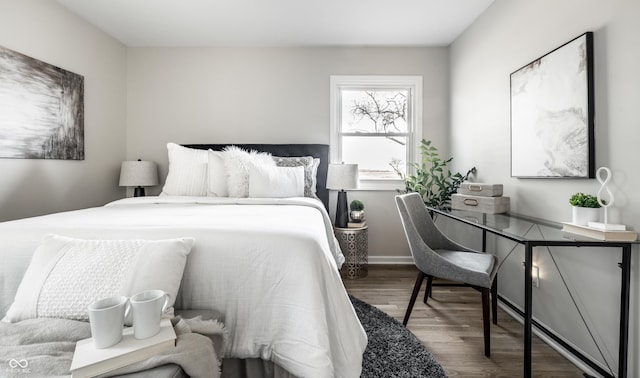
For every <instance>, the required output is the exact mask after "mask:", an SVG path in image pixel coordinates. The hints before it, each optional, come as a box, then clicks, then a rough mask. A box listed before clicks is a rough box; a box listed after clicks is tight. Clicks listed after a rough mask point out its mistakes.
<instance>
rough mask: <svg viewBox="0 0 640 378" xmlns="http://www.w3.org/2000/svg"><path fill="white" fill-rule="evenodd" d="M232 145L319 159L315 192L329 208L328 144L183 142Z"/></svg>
mask: <svg viewBox="0 0 640 378" xmlns="http://www.w3.org/2000/svg"><path fill="white" fill-rule="evenodd" d="M230 145H234V146H238V147H240V148H244V149H246V150H256V151H259V152H268V153H270V154H271V155H273V156H282V157H292V156H313V157H314V158H319V159H320V165H319V166H318V176H317V180H318V182H317V189H316V193H317V194H318V198H320V200H321V201H322V203H323V204H324V207H325V208H326V209H327V211H328V210H329V190H327V169H328V167H329V146H328V145H326V144H237V143H229V144H183V146H185V147H189V148H197V149H200V150H208V149H212V150H214V151H221V150H222V149H224V148H225V147H227V146H230Z"/></svg>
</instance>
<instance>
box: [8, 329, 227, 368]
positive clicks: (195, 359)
mask: <svg viewBox="0 0 640 378" xmlns="http://www.w3.org/2000/svg"><path fill="white" fill-rule="evenodd" d="M172 322H173V323H174V330H175V331H176V335H177V339H176V347H175V348H174V349H172V350H170V351H167V352H163V353H161V354H158V355H156V356H154V357H151V358H149V359H147V360H144V361H141V362H138V363H135V364H133V365H129V366H125V367H123V368H121V369H118V370H115V371H112V372H110V373H108V374H105V375H103V376H112V375H118V374H125V373H133V372H138V371H143V370H147V369H151V368H154V367H157V366H162V365H166V364H171V363H172V364H176V365H180V366H181V367H182V369H183V370H184V371H185V372H186V373H187V374H188V375H189V376H191V377H203V378H204V377H211V378H218V377H220V358H219V357H218V356H216V353H215V350H214V347H213V341H212V338H214V337H216V336H217V337H218V340H220V341H222V340H224V338H225V330H224V327H223V326H222V324H220V323H219V322H217V321H215V320H206V321H205V320H202V319H200V318H195V319H179V318H174V319H173V320H172ZM192 329H193V331H192ZM196 330H197V332H198V333H196V332H195V331H196ZM88 337H91V329H90V326H89V323H87V322H80V321H76V320H66V319H53V318H38V319H28V320H23V321H21V322H17V323H3V322H0V362H1V363H2V364H1V365H0V376H2V377H69V376H70V375H71V372H70V371H69V368H70V367H71V360H72V359H73V353H74V351H75V345H76V342H77V341H79V340H82V339H86V338H88Z"/></svg>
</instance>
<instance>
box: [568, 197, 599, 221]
mask: <svg viewBox="0 0 640 378" xmlns="http://www.w3.org/2000/svg"><path fill="white" fill-rule="evenodd" d="M569 203H570V204H571V206H572V211H573V218H572V221H571V222H572V223H573V224H577V225H580V226H586V225H587V224H588V223H589V222H597V221H598V220H599V219H600V204H599V203H598V197H596V196H594V195H591V194H584V193H580V192H578V193H575V194H574V195H572V196H571V198H569Z"/></svg>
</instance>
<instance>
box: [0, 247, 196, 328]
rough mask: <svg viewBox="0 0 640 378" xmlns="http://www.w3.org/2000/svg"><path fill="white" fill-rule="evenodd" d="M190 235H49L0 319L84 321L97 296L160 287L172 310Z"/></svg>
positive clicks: (34, 256)
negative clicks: (147, 237)
mask: <svg viewBox="0 0 640 378" xmlns="http://www.w3.org/2000/svg"><path fill="white" fill-rule="evenodd" d="M193 244H194V239H193V238H182V239H166V240H84V239H74V238H68V237H64V236H58V235H48V236H47V237H46V238H45V239H44V241H43V242H42V243H41V244H40V246H39V247H38V248H37V249H36V251H35V252H34V255H33V257H32V259H31V263H30V264H29V267H28V268H27V271H26V272H25V275H24V277H23V278H22V281H21V283H20V286H19V287H18V291H17V293H16V297H15V300H14V302H13V304H11V307H10V308H9V310H8V311H7V314H6V316H5V317H4V318H3V319H2V321H4V322H17V321H20V320H24V319H32V318H39V317H48V318H62V319H71V320H83V321H88V320H89V316H88V311H87V307H88V306H89V305H90V304H91V303H93V302H94V301H97V300H99V299H103V298H107V297H112V296H125V297H130V296H132V295H134V294H137V293H139V292H142V291H146V290H152V289H161V290H164V291H165V292H167V293H169V296H170V303H169V304H170V307H171V308H170V311H169V312H172V311H173V308H172V306H173V304H174V303H175V299H176V295H177V294H178V289H179V288H180V282H181V281H182V275H183V273H184V267H185V264H186V262H187V255H188V254H189V253H190V252H191V248H192V246H193Z"/></svg>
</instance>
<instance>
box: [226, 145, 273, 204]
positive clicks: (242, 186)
mask: <svg viewBox="0 0 640 378" xmlns="http://www.w3.org/2000/svg"><path fill="white" fill-rule="evenodd" d="M223 152H224V153H223V154H222V156H223V159H224V167H225V169H226V171H227V190H228V193H229V197H248V196H249V168H250V167H251V165H261V166H271V167H275V166H276V162H275V161H274V160H273V158H272V157H271V154H269V153H266V152H257V151H246V150H244V149H242V148H240V147H238V146H227V147H225V149H224V151H223Z"/></svg>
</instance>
